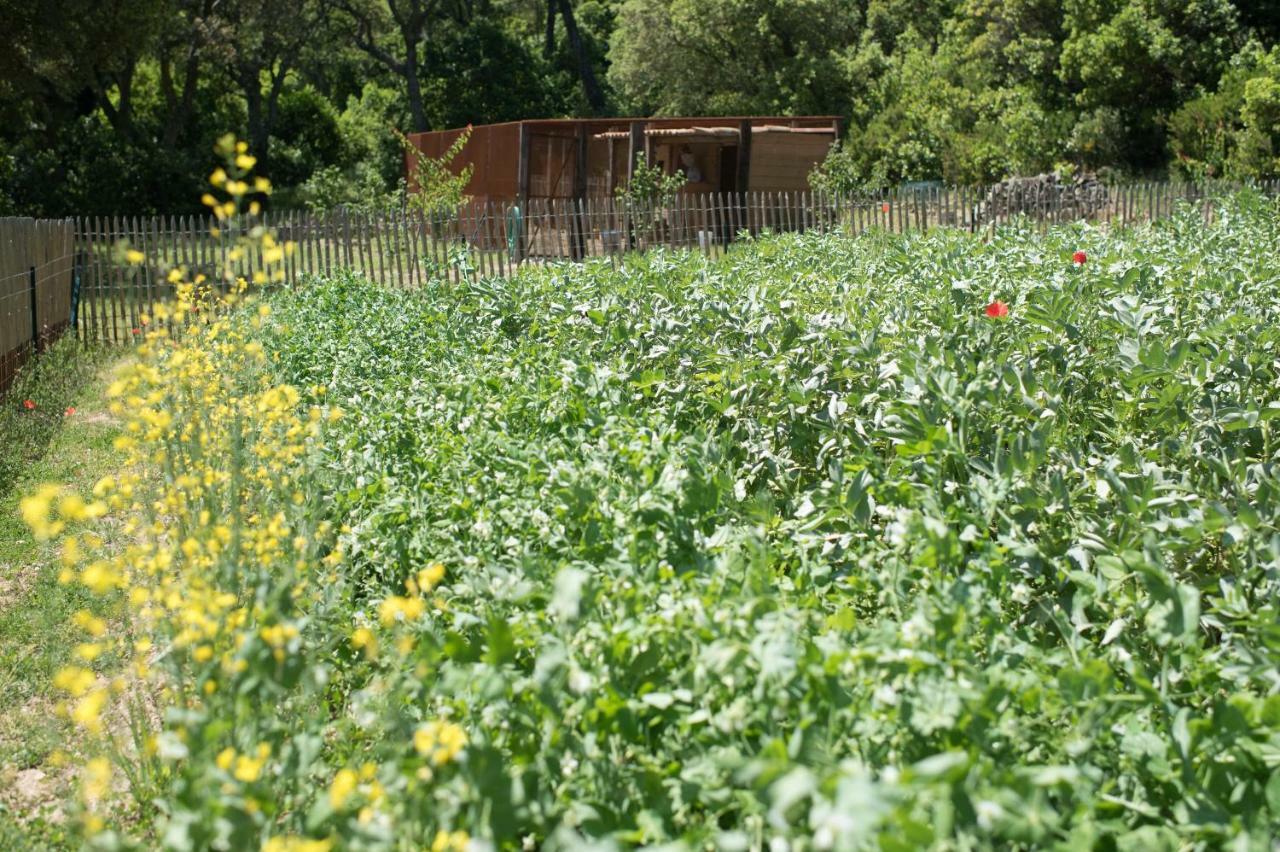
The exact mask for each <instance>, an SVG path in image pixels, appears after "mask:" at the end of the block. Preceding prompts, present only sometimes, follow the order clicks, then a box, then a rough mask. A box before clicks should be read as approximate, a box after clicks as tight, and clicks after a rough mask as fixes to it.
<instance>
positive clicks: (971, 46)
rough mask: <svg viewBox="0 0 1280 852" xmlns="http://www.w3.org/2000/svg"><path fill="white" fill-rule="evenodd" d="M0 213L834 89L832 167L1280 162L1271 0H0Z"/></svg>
mask: <svg viewBox="0 0 1280 852" xmlns="http://www.w3.org/2000/svg"><path fill="white" fill-rule="evenodd" d="M0 30H3V31H5V32H7V33H9V34H10V39H9V42H10V44H11V45H12V49H10V50H7V51H4V52H3V53H0V137H3V142H4V146H3V148H2V149H0V151H2V153H0V213H25V214H40V215H62V214H109V213H126V212H127V213H146V212H164V213H178V212H189V211H190V210H191V209H192V208H191V205H192V199H195V198H197V197H198V195H199V192H198V187H199V184H200V182H201V180H202V179H203V177H204V172H205V171H206V170H207V169H206V165H207V162H208V159H209V150H210V148H211V146H212V144H213V142H214V140H215V139H217V138H218V137H219V136H221V135H222V134H223V133H226V132H228V131H232V132H236V133H238V134H240V135H242V136H243V137H244V138H246V139H248V140H250V142H251V144H252V146H253V148H254V150H255V152H256V154H257V156H258V157H259V158H260V160H261V161H262V162H263V168H264V169H265V170H267V172H268V173H270V174H271V175H272V176H273V177H274V178H275V182H276V184H277V186H279V187H280V192H279V194H278V195H277V197H276V198H275V199H274V200H273V201H274V203H275V204H277V205H289V206H292V205H311V206H326V205H331V204H338V203H347V204H371V203H380V202H381V201H384V200H386V199H387V198H388V197H390V196H392V195H393V194H394V193H395V192H396V190H397V186H398V182H399V179H400V171H401V168H402V165H401V163H402V160H401V156H400V150H399V147H398V144H397V142H396V137H395V135H394V132H393V131H402V132H411V131H415V130H424V129H439V128H445V127H457V126H461V125H464V124H468V123H475V124H480V123H487V122H494V121H507V120H512V119H518V118H535V117H555V116H569V115H636V114H640V115H650V114H655V115H661V114H667V115H674V114H693V115H714V114H745V113H832V114H838V115H841V116H843V117H845V118H846V119H847V121H846V127H847V133H846V139H845V140H844V143H843V145H842V147H841V150H840V152H839V153H838V154H836V155H835V156H833V157H832V159H831V160H830V162H829V163H828V164H827V166H826V168H825V169H824V176H825V179H826V180H828V182H830V183H833V184H838V185H841V186H885V185H892V184H894V183H896V182H899V181H904V180H946V181H950V182H976V181H986V180H996V179H1000V178H1003V177H1006V176H1009V175H1014V174H1026V173H1034V172H1040V171H1046V170H1050V169H1058V170H1074V169H1089V170H1107V169H1109V170H1114V171H1115V172H1117V173H1120V174H1143V175H1148V174H1155V173H1160V174H1165V173H1171V174H1175V175H1183V176H1188V177H1206V176H1212V177H1233V178H1250V177H1271V176H1275V175H1277V174H1278V173H1280V53H1278V52H1277V51H1278V50H1280V48H1278V47H1277V44H1278V39H1280V13H1277V12H1276V6H1275V4H1273V3H1263V2H1258V0H1252V2H1249V1H1248V0H1234V2H1233V0H96V1H95V2H87V0H58V2H53V0H0Z"/></svg>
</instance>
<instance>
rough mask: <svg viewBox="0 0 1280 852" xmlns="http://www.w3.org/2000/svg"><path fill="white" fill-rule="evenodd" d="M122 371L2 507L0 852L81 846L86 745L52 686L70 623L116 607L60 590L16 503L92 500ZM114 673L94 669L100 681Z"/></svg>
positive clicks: (81, 392)
mask: <svg viewBox="0 0 1280 852" xmlns="http://www.w3.org/2000/svg"><path fill="white" fill-rule="evenodd" d="M123 363H124V359H122V358H120V357H114V358H111V359H107V360H104V361H103V362H102V363H101V364H100V366H99V369H98V370H97V371H96V374H92V375H91V376H90V377H89V378H88V381H87V382H85V383H84V384H83V385H82V386H81V387H80V388H79V389H78V390H77V391H76V392H75V393H74V394H73V396H72V399H73V400H74V401H73V404H74V406H75V413H74V414H70V415H68V416H67V417H65V418H64V419H63V421H62V424H61V425H60V426H59V427H58V429H57V432H56V434H55V435H54V436H53V438H52V441H51V442H50V444H49V446H48V449H47V452H45V453H44V455H43V457H41V458H40V459H39V460H37V461H35V462H34V463H32V464H30V465H29V466H28V467H27V469H26V470H25V471H24V472H23V473H22V474H21V475H20V477H19V479H18V480H17V482H16V487H14V488H13V489H12V490H11V491H10V492H9V493H7V494H4V495H3V496H2V497H0V849H9V848H23V849H31V848H37V849H38V848H48V847H54V848H58V847H64V846H68V845H71V844H72V843H73V842H74V841H73V839H72V838H71V837H68V836H67V834H66V829H65V828H64V826H63V823H64V816H65V814H66V812H67V807H68V803H69V802H70V800H72V799H73V798H74V793H75V789H74V788H75V778H74V775H73V773H72V771H71V770H70V769H69V768H67V767H68V766H70V765H75V764H76V763H78V761H76V760H75V759H74V758H75V755H76V753H77V751H78V750H79V747H80V744H79V743H78V742H77V737H76V732H75V730H74V727H73V726H72V725H71V724H70V722H68V721H67V720H66V719H65V718H62V717H61V716H60V715H59V714H58V713H57V712H56V708H57V704H58V701H59V695H58V693H57V690H55V689H54V687H53V685H52V682H51V681H52V679H53V676H54V674H55V673H56V672H57V671H58V669H60V668H61V667H62V666H64V665H66V664H67V663H69V662H70V661H71V654H72V649H73V648H74V646H75V645H76V643H78V642H80V641H82V640H83V633H82V631H80V630H79V629H78V628H76V627H75V626H74V625H73V624H72V623H71V616H72V614H73V613H75V612H76V611H77V610H81V609H87V610H89V611H91V612H94V613H95V614H97V615H102V616H104V617H107V618H110V613H109V610H110V609H111V604H112V601H111V600H110V599H107V600H103V599H100V598H95V597H94V596H92V595H90V594H89V593H88V592H87V591H86V590H85V589H84V588H83V587H82V586H79V585H77V586H68V585H63V584H60V583H59V582H58V572H59V569H60V568H61V560H60V558H59V549H58V546H57V544H56V543H49V542H37V541H35V540H34V539H33V537H32V536H31V533H30V532H29V531H28V529H27V528H26V526H25V525H24V524H23V522H22V519H21V517H20V515H19V512H18V501H19V500H20V498H21V497H22V496H23V495H24V494H26V493H29V492H30V491H31V490H33V489H34V488H35V487H36V486H37V485H39V484H41V483H46V482H49V483H57V484H61V485H64V486H68V487H70V488H72V489H74V490H75V491H77V492H79V493H81V494H82V495H85V496H87V495H88V493H89V491H90V490H91V489H92V488H93V485H94V483H95V482H97V481H98V480H99V479H100V478H101V477H103V476H105V475H107V474H108V473H111V472H113V470H114V467H115V465H116V464H117V461H118V453H117V452H116V450H115V449H114V448H113V447H112V441H113V440H114V439H115V437H116V436H117V435H119V434H120V423H119V422H118V421H117V420H116V419H115V418H113V417H112V416H111V415H110V414H109V413H108V411H107V401H106V399H105V389H106V386H107V384H108V382H109V380H110V375H111V374H112V372H113V371H115V370H118V369H119V368H120V367H121V365H122V364H123ZM107 536H108V542H107V544H108V546H109V547H112V546H115V547H118V546H121V544H122V539H123V537H124V536H123V532H122V531H119V530H108V531H107ZM112 538H114V539H115V540H114V541H112V540H111V539H112ZM114 665H116V663H115V661H113V660H111V659H106V658H100V659H99V660H98V661H95V668H97V669H98V670H99V671H100V672H104V671H105V672H109V671H111V670H112V667H113V666H114ZM68 757H70V758H71V759H70V760H68Z"/></svg>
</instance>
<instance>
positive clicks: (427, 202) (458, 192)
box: [393, 125, 475, 217]
mask: <svg viewBox="0 0 1280 852" xmlns="http://www.w3.org/2000/svg"><path fill="white" fill-rule="evenodd" d="M393 132H394V133H395V134H396V137H397V138H398V139H399V140H400V144H401V146H402V147H403V148H404V151H405V154H406V155H407V156H408V157H409V159H410V160H412V165H411V166H410V168H409V173H410V175H411V176H412V186H411V188H410V190H409V193H408V197H407V198H408V203H409V206H410V207H411V208H413V209H416V210H421V211H422V212H423V213H424V214H426V215H428V216H431V217H439V216H447V215H449V214H452V213H454V212H456V211H457V210H458V208H459V207H461V206H462V205H463V204H465V203H467V201H468V200H469V199H470V196H468V195H467V186H468V185H469V184H470V183H471V176H472V174H473V173H474V172H475V165H474V164H473V163H468V164H467V165H465V166H463V167H462V168H461V169H459V170H457V171H456V172H455V170H454V168H453V162H454V160H456V159H457V158H458V156H459V155H460V154H461V153H462V149H463V148H465V147H466V145H467V142H468V141H469V140H470V139H471V127H470V125H468V126H467V129H466V130H464V131H462V132H461V133H459V134H458V138H457V139H455V140H453V142H452V143H451V144H450V145H449V147H448V148H447V149H446V150H445V152H444V153H443V154H441V155H440V156H439V157H429V156H427V155H426V154H424V153H423V152H422V151H421V150H419V149H418V147H417V146H416V145H414V144H413V142H411V141H410V140H409V138H408V137H407V136H405V135H404V134H402V133H400V132H399V131H393Z"/></svg>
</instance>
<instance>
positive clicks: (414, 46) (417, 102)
mask: <svg viewBox="0 0 1280 852" xmlns="http://www.w3.org/2000/svg"><path fill="white" fill-rule="evenodd" d="M404 79H405V85H406V86H407V88H408V95H409V116H410V120H411V121H412V122H413V131H414V132H415V133H422V132H423V131H425V130H426V129H427V113H426V110H424V109H423V108H422V82H421V81H420V80H419V79H418V40H417V39H416V38H410V37H409V35H408V34H407V33H406V34H405V40H404Z"/></svg>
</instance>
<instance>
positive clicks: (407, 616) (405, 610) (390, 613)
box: [378, 595, 426, 627]
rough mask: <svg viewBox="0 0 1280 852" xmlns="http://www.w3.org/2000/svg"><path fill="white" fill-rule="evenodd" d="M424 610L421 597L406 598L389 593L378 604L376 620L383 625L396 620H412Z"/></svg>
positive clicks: (388, 625) (389, 624) (385, 625)
mask: <svg viewBox="0 0 1280 852" xmlns="http://www.w3.org/2000/svg"><path fill="white" fill-rule="evenodd" d="M425 610H426V607H424V606H423V604H422V599H421V598H406V597H401V596H400V595H391V596H390V597H389V598H387V599H385V600H384V601H383V602H382V603H380V604H378V620H379V621H381V622H382V625H383V626H384V627H390V626H391V625H393V624H395V623H396V622H397V621H414V620H416V619H417V618H419V617H420V616H421V615H422V613H423V612H424V611H425Z"/></svg>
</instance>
